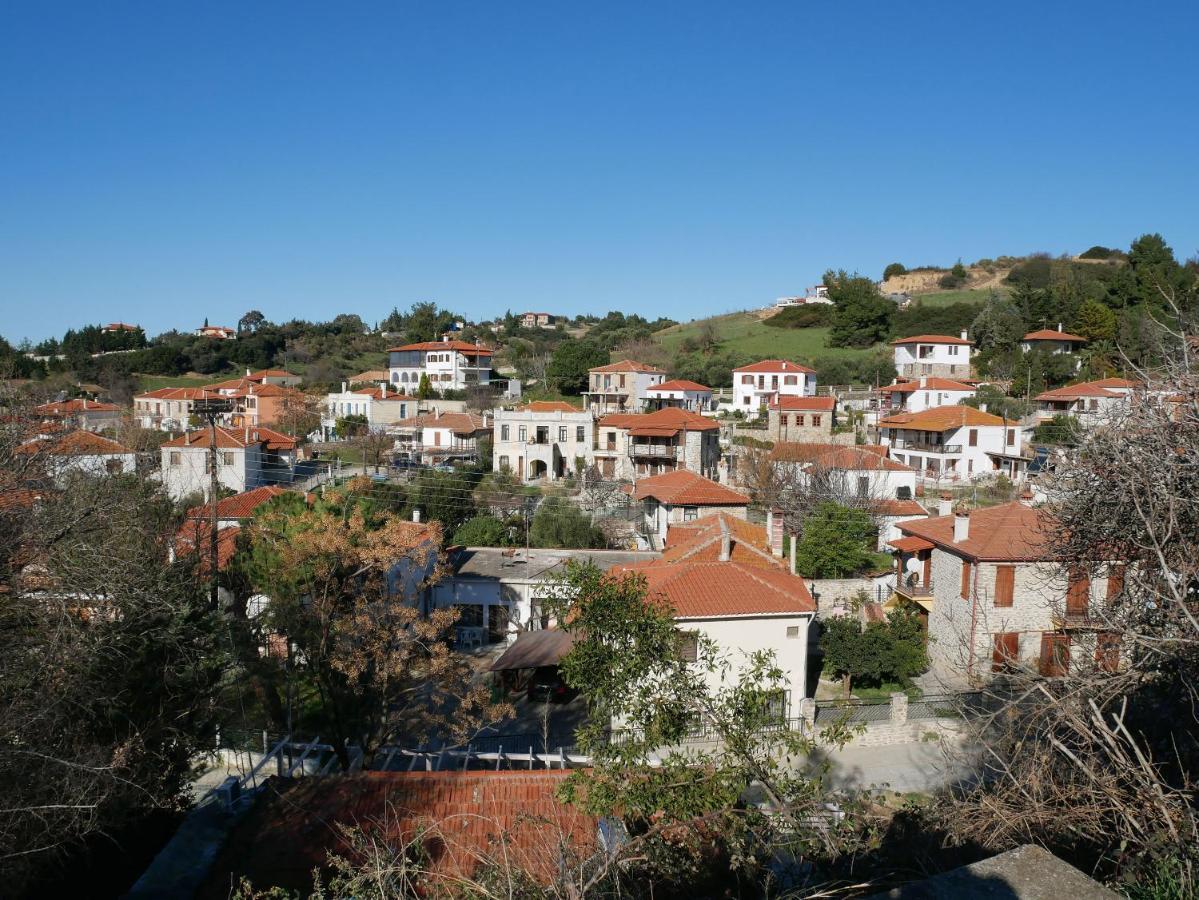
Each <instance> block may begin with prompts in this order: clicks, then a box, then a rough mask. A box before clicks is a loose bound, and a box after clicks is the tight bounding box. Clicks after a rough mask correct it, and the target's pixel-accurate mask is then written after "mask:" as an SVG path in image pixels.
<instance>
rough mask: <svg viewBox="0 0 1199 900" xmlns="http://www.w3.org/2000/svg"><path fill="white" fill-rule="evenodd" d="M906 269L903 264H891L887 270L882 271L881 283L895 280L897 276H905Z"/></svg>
mask: <svg viewBox="0 0 1199 900" xmlns="http://www.w3.org/2000/svg"><path fill="white" fill-rule="evenodd" d="M907 274H908V269H907V266H905V265H904V264H903V263H897V262H893V263H891V264H890V265H889V266H887V268H885V269H883V281H887V280H889V279H891V278H895V277H897V276H899V275H907Z"/></svg>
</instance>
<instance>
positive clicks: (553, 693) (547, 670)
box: [529, 666, 579, 703]
mask: <svg viewBox="0 0 1199 900" xmlns="http://www.w3.org/2000/svg"><path fill="white" fill-rule="evenodd" d="M578 693H579V692H578V691H576V690H575V689H574V688H572V687H571V686H570V685H568V684H567V683H566V682H565V681H563V680H562V676H561V674H559V672H558V667H557V666H541V667H540V668H538V669H537V670H536V671H534V672H533V677H532V678H531V679H529V700H530V701H532V702H535V703H569V702H570V701H571V700H573V699H574V698H575V696H576V695H577V694H578Z"/></svg>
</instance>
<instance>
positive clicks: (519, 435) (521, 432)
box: [516, 425, 529, 444]
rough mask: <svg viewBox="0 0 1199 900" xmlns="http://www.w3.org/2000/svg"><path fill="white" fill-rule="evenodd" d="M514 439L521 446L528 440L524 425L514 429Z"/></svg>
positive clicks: (527, 430) (526, 429)
mask: <svg viewBox="0 0 1199 900" xmlns="http://www.w3.org/2000/svg"><path fill="white" fill-rule="evenodd" d="M516 439H517V440H518V441H520V442H521V443H522V444H523V443H524V442H525V441H527V440H528V439H529V429H528V426H526V425H521V426H520V427H519V428H517V429H516Z"/></svg>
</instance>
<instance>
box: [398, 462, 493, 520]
mask: <svg viewBox="0 0 1199 900" xmlns="http://www.w3.org/2000/svg"><path fill="white" fill-rule="evenodd" d="M478 477H479V476H478V474H477V473H475V474H472V473H470V472H438V471H423V472H421V473H420V475H418V476H417V477H416V479H415V480H414V481H413V482H412V483H411V484H410V485H409V486H408V496H407V502H406V504H405V507H404V509H405V514H406V516H407V517H408V518H411V517H412V510H414V509H419V510H420V511H421V518H422V520H423V521H426V522H440V523H441V526H442V529H443V530H444V532H445V533H446V534H453V533H454V531H456V530H457V529H458V527H459V526H460V525H462V523H463V522H465V521H466V520H467V519H472V518H474V516H475V504H474V501H473V500H472V499H471V493H472V492H473V491H474V489H475V485H476V484H477V482H478Z"/></svg>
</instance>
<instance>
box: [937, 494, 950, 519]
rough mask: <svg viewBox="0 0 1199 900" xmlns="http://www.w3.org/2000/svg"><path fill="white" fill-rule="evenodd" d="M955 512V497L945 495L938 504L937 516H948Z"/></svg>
mask: <svg viewBox="0 0 1199 900" xmlns="http://www.w3.org/2000/svg"><path fill="white" fill-rule="evenodd" d="M952 512H953V495H952V494H949V493H945V494H942V495H941V499H940V500H939V501H938V503H937V515H938V516H947V515H949V514H950V513H952Z"/></svg>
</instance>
